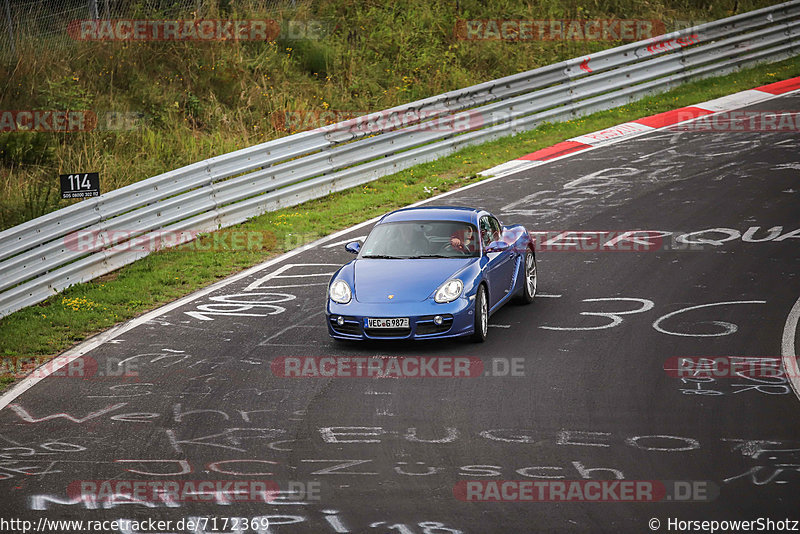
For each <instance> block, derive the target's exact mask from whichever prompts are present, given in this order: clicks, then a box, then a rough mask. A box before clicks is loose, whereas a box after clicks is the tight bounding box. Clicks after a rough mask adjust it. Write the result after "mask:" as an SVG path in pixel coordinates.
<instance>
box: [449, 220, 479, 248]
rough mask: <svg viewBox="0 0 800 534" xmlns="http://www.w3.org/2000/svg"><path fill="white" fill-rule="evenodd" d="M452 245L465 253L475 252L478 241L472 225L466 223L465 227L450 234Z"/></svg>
mask: <svg viewBox="0 0 800 534" xmlns="http://www.w3.org/2000/svg"><path fill="white" fill-rule="evenodd" d="M450 246H452V247H453V248H454V249H456V250H458V251H461V252H465V253H473V252H475V251H476V250H477V246H478V243H477V240H476V238H475V232H474V231H473V230H472V226H470V225H466V226H465V227H464V228H463V229H461V230H457V231H455V232H454V233H453V235H451V236H450Z"/></svg>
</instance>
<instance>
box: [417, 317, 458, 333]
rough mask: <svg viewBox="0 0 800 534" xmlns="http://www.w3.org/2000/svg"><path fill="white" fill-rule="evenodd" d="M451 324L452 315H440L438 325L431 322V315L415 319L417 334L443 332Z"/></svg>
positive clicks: (448, 328)
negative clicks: (440, 318) (440, 319)
mask: <svg viewBox="0 0 800 534" xmlns="http://www.w3.org/2000/svg"><path fill="white" fill-rule="evenodd" d="M451 326H453V316H452V315H442V324H440V325H437V324H436V323H434V322H433V315H428V316H425V317H420V318H419V320H417V335H418V336H425V335H428V334H443V333H445V332H447V331H448V330H450V327H451Z"/></svg>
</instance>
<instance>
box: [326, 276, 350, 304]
mask: <svg viewBox="0 0 800 534" xmlns="http://www.w3.org/2000/svg"><path fill="white" fill-rule="evenodd" d="M328 295H329V296H330V297H331V300H332V301H334V302H338V303H339V304H347V303H348V302H350V298H351V297H352V294H351V293H350V286H348V285H347V282H345V281H344V280H337V281H335V282H334V283H332V284H331V287H330V289H329V290H328Z"/></svg>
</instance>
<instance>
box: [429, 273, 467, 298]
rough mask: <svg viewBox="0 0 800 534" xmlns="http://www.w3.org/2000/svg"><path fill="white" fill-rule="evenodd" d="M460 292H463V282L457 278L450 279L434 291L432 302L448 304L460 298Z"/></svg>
mask: <svg viewBox="0 0 800 534" xmlns="http://www.w3.org/2000/svg"><path fill="white" fill-rule="evenodd" d="M462 291H464V282H462V281H461V280H459V279H458V278H451V279H450V280H448V281H447V282H445V283H444V284H442V285H441V286H440V287H439V289H437V290H436V295H435V296H434V297H433V300H435V301H436V302H439V303H444V302H450V301H453V300H456V299H457V298H458V297H460V296H461V292H462Z"/></svg>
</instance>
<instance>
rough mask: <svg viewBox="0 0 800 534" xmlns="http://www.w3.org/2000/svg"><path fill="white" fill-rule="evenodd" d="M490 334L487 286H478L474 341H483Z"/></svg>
mask: <svg viewBox="0 0 800 534" xmlns="http://www.w3.org/2000/svg"><path fill="white" fill-rule="evenodd" d="M488 334H489V303H488V300H487V298H486V286H484V285H483V284H481V285H479V286H478V292H477V293H476V294H475V331H474V332H473V334H472V341H474V342H475V343H483V342H484V341H486V336H487V335H488Z"/></svg>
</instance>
